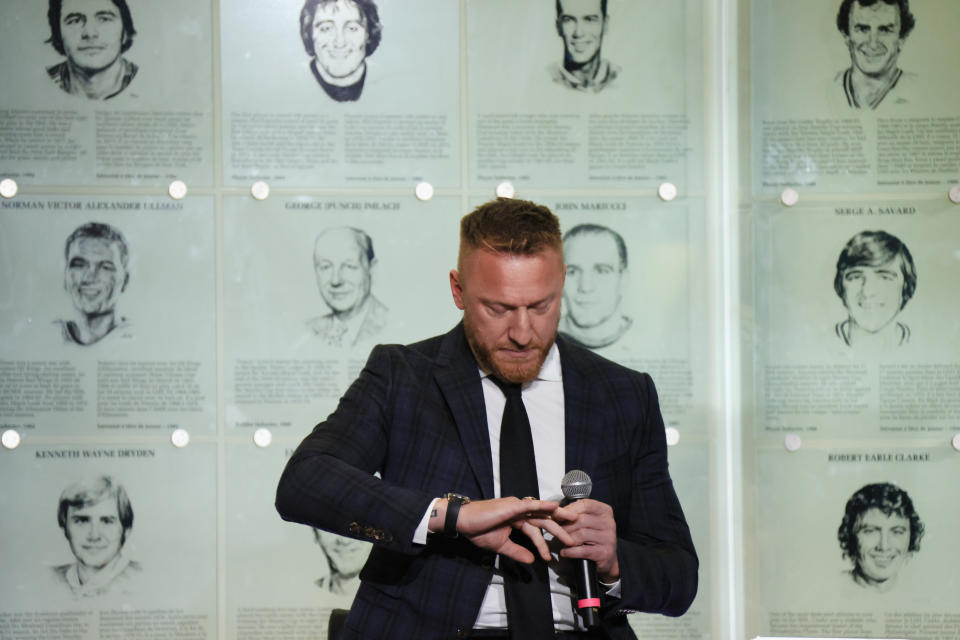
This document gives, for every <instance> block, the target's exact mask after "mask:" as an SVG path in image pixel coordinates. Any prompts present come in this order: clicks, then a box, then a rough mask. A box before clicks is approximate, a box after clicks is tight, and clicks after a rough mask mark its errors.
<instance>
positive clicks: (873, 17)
mask: <svg viewBox="0 0 960 640" xmlns="http://www.w3.org/2000/svg"><path fill="white" fill-rule="evenodd" d="M850 18H851V20H852V21H854V22H871V23H888V24H889V23H899V22H900V9H898V8H897V5H895V4H887V3H886V2H883V1H882V0H880V1H878V2H876V3H875V4H872V5H870V6H869V7H865V6H863V5H862V4H860V3H859V2H854V3H853V4H852V5H850Z"/></svg>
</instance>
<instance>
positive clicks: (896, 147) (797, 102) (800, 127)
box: [750, 0, 960, 194]
mask: <svg viewBox="0 0 960 640" xmlns="http://www.w3.org/2000/svg"><path fill="white" fill-rule="evenodd" d="M900 5H906V6H907V7H909V9H908V10H906V11H902V10H901V9H900V8H898V7H900ZM841 6H843V7H850V8H849V10H848V11H843V12H841V11H840V9H841ZM750 11H751V15H750V18H751V36H750V43H751V52H750V63H751V76H752V77H751V87H750V88H751V93H752V104H753V111H752V144H753V191H754V193H757V194H761V193H764V194H769V193H779V192H780V190H781V189H783V188H784V187H787V186H789V187H796V188H802V189H803V190H804V191H818V192H823V193H838V192H839V193H848V192H849V193H858V192H863V191H866V192H875V191H883V192H917V191H922V190H930V189H932V188H933V189H937V188H948V187H949V185H952V184H956V183H957V182H958V181H960V113H958V111H957V104H958V102H960V85H958V84H957V82H956V70H955V68H954V67H955V65H954V64H953V62H954V61H955V60H957V59H958V57H960V42H958V41H957V39H956V38H955V37H954V34H955V33H956V32H957V30H958V29H960V7H958V5H957V3H956V2H953V0H924V1H923V2H913V3H910V4H909V5H907V3H897V2H884V3H881V4H880V5H878V6H875V5H874V3H870V6H869V7H863V6H861V5H860V4H859V3H853V6H851V3H849V2H847V3H843V5H841V2H840V1H839V0H829V1H827V0H817V1H816V2H792V1H791V0H765V1H762V2H751V3H750Z"/></svg>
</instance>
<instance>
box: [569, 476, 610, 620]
mask: <svg viewBox="0 0 960 640" xmlns="http://www.w3.org/2000/svg"><path fill="white" fill-rule="evenodd" d="M592 489H593V482H591V481H590V476H588V475H587V474H586V473H584V472H583V471H580V470H579V469H574V470H573V471H568V472H567V474H566V475H565V476H563V479H562V480H560V490H561V491H563V496H564V498H565V500H564V503H566V504H570V503H571V502H576V501H577V500H582V499H583V498H589V497H590V491H591V490H592ZM574 564H575V565H576V567H577V576H576V577H577V595H579V596H580V597H579V598H578V599H577V611H578V612H579V613H580V616H581V617H582V619H583V624H584V626H585V627H587V628H588V629H590V628H593V627H596V626H598V625H599V624H600V620H599V613H600V595H599V587H598V583H597V563H596V562H594V561H593V560H587V559H581V560H574Z"/></svg>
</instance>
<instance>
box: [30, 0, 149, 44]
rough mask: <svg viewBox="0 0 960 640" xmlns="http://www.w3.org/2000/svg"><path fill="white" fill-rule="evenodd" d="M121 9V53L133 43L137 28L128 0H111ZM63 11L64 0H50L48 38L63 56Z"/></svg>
mask: <svg viewBox="0 0 960 640" xmlns="http://www.w3.org/2000/svg"><path fill="white" fill-rule="evenodd" d="M110 1H111V2H113V4H114V5H115V6H116V7H117V9H119V10H120V20H121V22H122V23H123V39H122V40H121V42H120V53H124V52H125V51H126V50H127V49H129V48H130V47H131V45H133V36H135V35H137V30H136V29H134V28H133V16H132V15H130V7H128V6H127V0H110ZM62 12H63V0H50V4H49V5H48V7H47V21H49V22H50V39H49V40H47V42H49V43H50V44H51V45H53V48H54V49H56V50H57V53H59V54H60V55H62V56H65V55H67V52H66V50H65V49H64V48H63V36H62V35H61V33H60V15H61V13H62Z"/></svg>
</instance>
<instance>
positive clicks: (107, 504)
mask: <svg viewBox="0 0 960 640" xmlns="http://www.w3.org/2000/svg"><path fill="white" fill-rule="evenodd" d="M112 497H113V496H111V495H104V496H103V497H101V498H100V499H99V500H97V501H96V502H94V503H93V504H85V505H83V506H80V507H74V506H72V505H71V506H70V507H68V508H67V515H68V516H70V515H110V514H113V515H119V512H118V510H117V501H116V500H113V499H112Z"/></svg>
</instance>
